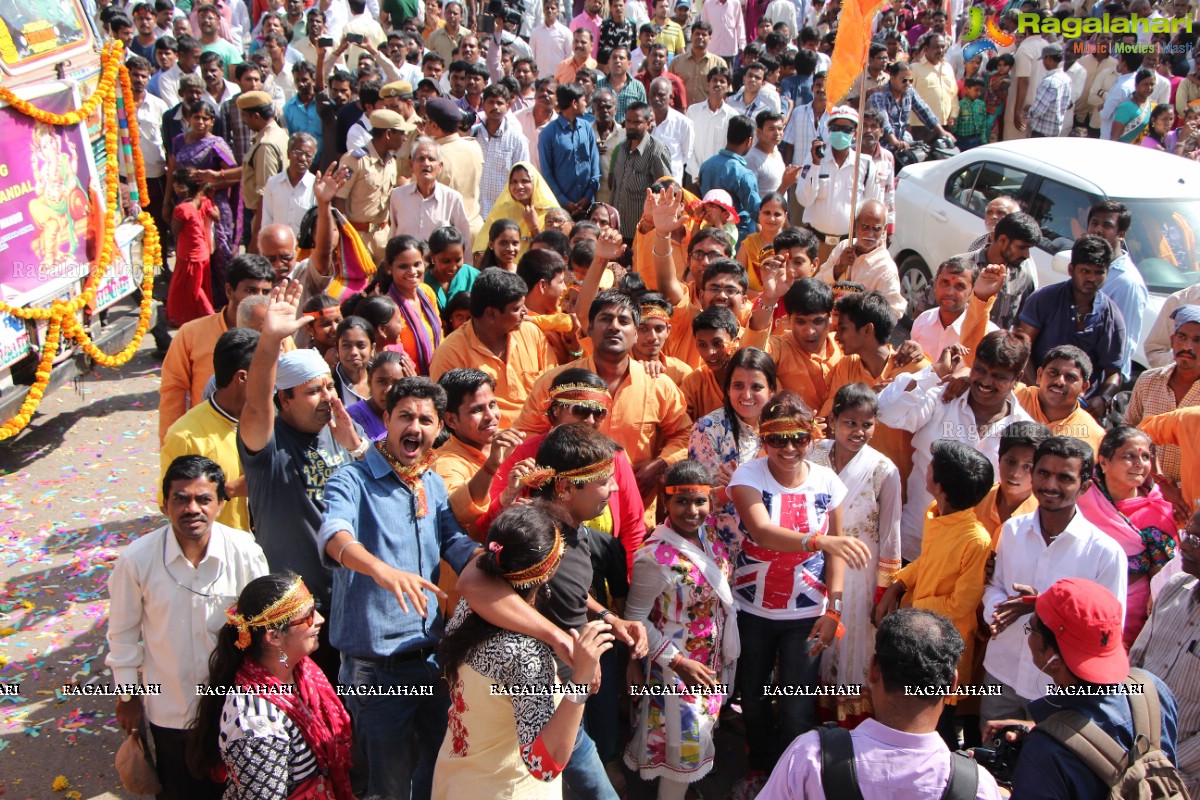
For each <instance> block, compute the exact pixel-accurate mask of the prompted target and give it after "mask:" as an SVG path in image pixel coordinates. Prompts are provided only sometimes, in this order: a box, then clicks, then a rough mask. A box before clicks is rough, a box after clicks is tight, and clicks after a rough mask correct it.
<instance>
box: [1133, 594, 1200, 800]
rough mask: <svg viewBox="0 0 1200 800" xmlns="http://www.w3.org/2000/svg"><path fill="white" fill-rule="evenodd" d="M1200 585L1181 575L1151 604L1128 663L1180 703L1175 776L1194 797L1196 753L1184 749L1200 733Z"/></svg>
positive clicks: (1199, 759)
mask: <svg viewBox="0 0 1200 800" xmlns="http://www.w3.org/2000/svg"><path fill="white" fill-rule="evenodd" d="M1198 642H1200V580H1197V579H1196V578H1195V577H1193V576H1192V575H1188V574H1186V573H1185V574H1179V575H1176V576H1175V577H1173V578H1171V580H1170V581H1169V582H1168V583H1167V585H1166V586H1165V587H1164V588H1163V589H1162V592H1161V593H1160V594H1159V596H1158V597H1157V598H1156V599H1155V601H1154V609H1153V610H1152V611H1151V612H1150V618H1149V619H1148V620H1146V626H1145V627H1144V628H1142V632H1141V634H1140V635H1139V636H1138V638H1137V641H1136V642H1134V645H1133V648H1132V649H1130V651H1129V661H1130V663H1131V664H1132V665H1133V666H1135V667H1141V668H1142V669H1144V670H1147V671H1148V672H1152V673H1153V674H1155V675H1157V676H1158V677H1159V678H1161V679H1162V681H1163V682H1164V683H1165V684H1167V687H1168V688H1169V689H1170V690H1171V694H1173V695H1175V698H1176V700H1177V701H1178V708H1177V712H1178V714H1179V717H1178V719H1177V720H1176V724H1177V729H1178V731H1179V744H1180V747H1179V749H1178V751H1177V752H1176V756H1177V757H1178V759H1179V772H1180V774H1182V775H1183V779H1184V781H1185V782H1186V783H1187V788H1188V791H1189V792H1190V793H1191V794H1192V795H1193V796H1195V795H1196V793H1197V792H1200V750H1198V749H1197V748H1196V747H1195V746H1194V743H1193V745H1192V746H1189V745H1188V744H1186V742H1188V740H1189V739H1191V737H1193V736H1194V735H1195V734H1196V733H1197V731H1200V703H1197V702H1196V701H1195V698H1197V697H1200V643H1198Z"/></svg>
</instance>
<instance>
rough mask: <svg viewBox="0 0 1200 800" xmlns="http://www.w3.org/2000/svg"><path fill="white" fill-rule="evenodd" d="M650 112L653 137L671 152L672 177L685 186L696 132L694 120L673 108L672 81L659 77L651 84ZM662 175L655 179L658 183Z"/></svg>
mask: <svg viewBox="0 0 1200 800" xmlns="http://www.w3.org/2000/svg"><path fill="white" fill-rule="evenodd" d="M649 94H650V111H651V112H652V113H653V114H654V138H655V139H658V140H659V141H660V142H662V143H663V144H665V145H666V146H667V150H668V151H670V153H671V175H672V176H674V178H675V180H677V181H679V184H680V185H681V186H682V185H683V168H684V165H685V164H687V163H688V162H689V161H690V159H691V158H692V143H693V141H694V140H695V138H696V130H695V127H694V126H693V125H692V121H691V120H690V119H688V118H687V117H685V116H684V115H683V114H680V113H679V112H678V111H676V110H675V109H673V108H671V100H672V98H673V97H674V91H673V89H672V87H671V81H669V80H667V79H666V78H665V77H663V76H661V75H660V76H659V77H657V78H655V79H654V80H652V81H650V92H649ZM658 177H662V176H661V175H660V176H656V178H655V179H656V180H657V178H658Z"/></svg>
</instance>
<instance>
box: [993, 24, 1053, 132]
mask: <svg viewBox="0 0 1200 800" xmlns="http://www.w3.org/2000/svg"><path fill="white" fill-rule="evenodd" d="M1040 13H1041V14H1042V19H1046V17H1047V16H1049V15H1048V14H1047V13H1046V12H1040ZM1049 44H1050V42H1049V40H1047V39H1046V37H1044V36H1042V35H1041V34H1040V33H1034V34H1031V35H1029V36H1027V37H1025V40H1024V41H1023V42H1021V44H1020V45H1019V46H1018V47H1017V52H1016V53H1015V54H1014V55H1013V58H1014V60H1015V62H1016V63H1015V64H1014V65H1013V69H1012V76H1013V81H1012V84H1011V85H1010V86H1009V90H1008V102H1007V103H1006V104H1005V107H1004V140H1005V141H1012V140H1014V139H1024V138H1025V131H1022V130H1018V129H1017V118H1016V116H1014V113H1013V112H1014V110H1016V111H1019V110H1021V109H1023V108H1025V106H1027V105H1030V104H1031V103H1032V102H1033V93H1034V92H1035V91H1036V90H1037V87H1038V86H1039V85H1040V84H1041V82H1042V78H1044V77H1046V67H1045V65H1043V64H1042V50H1044V49H1045V48H1046V47H1047V46H1048V45H1049Z"/></svg>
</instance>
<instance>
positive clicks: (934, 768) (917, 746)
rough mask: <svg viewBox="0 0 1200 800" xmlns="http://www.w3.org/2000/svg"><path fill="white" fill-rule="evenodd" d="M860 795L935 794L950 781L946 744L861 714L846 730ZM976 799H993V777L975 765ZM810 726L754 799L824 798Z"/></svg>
mask: <svg viewBox="0 0 1200 800" xmlns="http://www.w3.org/2000/svg"><path fill="white" fill-rule="evenodd" d="M850 739H851V741H852V742H853V743H854V766H855V770H856V772H857V775H858V786H859V789H860V790H861V791H862V796H863V800H939V798H941V796H942V793H943V792H944V791H945V790H946V784H947V783H949V782H950V750H949V749H948V748H947V747H946V743H945V742H943V741H942V738H941V737H940V736H938V735H937V734H936V733H933V732H930V733H904V732H903V731H898V730H894V729H892V728H889V727H887V726H886V725H883V724H880V723H879V722H876V721H875V720H873V719H868V720H864V721H863V722H862V723H861V724H860V725H859V726H858V727H857V728H855V729H854V730H852V731H851V732H850ZM978 769H979V790H978V792H977V794H976V797H977V798H978V800H998V798H999V797H1000V790H999V789H997V788H996V780H995V779H994V778H993V777H992V776H991V775H989V774H988V773H987V772H986V771H985V770H984V769H983V767H979V768H978ZM824 798H825V790H824V788H823V787H822V786H821V745H820V741H819V739H818V734H817V732H816V731H809V732H808V733H806V734H804V735H803V736H800V737H798V738H797V739H796V740H795V741H794V742H792V744H791V745H790V746H789V747H788V749H787V750H786V751H784V754H783V757H782V758H781V759H779V763H778V764H776V765H775V770H774V772H772V773H771V779H770V780H769V781H767V785H766V786H765V787H763V790H762V791H761V792H760V793H759V795H758V800H802V799H803V800H824Z"/></svg>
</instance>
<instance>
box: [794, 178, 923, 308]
mask: <svg viewBox="0 0 1200 800" xmlns="http://www.w3.org/2000/svg"><path fill="white" fill-rule="evenodd" d="M816 277H817V278H819V279H821V280H823V281H825V283H828V284H829V285H830V286H833V285H835V284H836V283H838V282H839V281H853V282H855V283H861V284H862V285H863V286H864V287H865V288H866V290H867V291H875V292H879V294H881V295H883V297H884V298H885V299H886V300H887V302H888V305H889V306H891V309H892V313H893V314H895V315H896V319H900V318H901V317H903V316H904V311H905V309H907V308H908V301H907V300H905V299H904V294H903V293H902V292H901V291H900V273H899V271H898V270H897V269H896V262H895V261H893V260H892V256H891V254H890V253H889V252H888V250H887V207H886V206H884V204H883V203H881V202H880V201H878V200H868V201H867V202H865V203H863V204H862V205H861V206H859V210H858V214H857V215H856V218H855V220H854V239H853V240H851V239H846V240H845V241H843V242H842V243H841V244H839V245H838V246H837V247H835V248H833V252H832V253H830V254H829V258H828V259H826V260H825V261H822V262H821V268H820V269H819V270H817V276H816Z"/></svg>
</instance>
